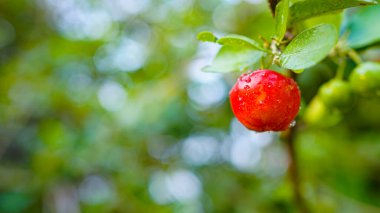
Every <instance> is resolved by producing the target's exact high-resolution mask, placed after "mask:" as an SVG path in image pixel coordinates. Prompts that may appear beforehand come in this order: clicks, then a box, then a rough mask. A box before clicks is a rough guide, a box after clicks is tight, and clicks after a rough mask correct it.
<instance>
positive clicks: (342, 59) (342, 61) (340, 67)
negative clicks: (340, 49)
mask: <svg viewBox="0 0 380 213" xmlns="http://www.w3.org/2000/svg"><path fill="white" fill-rule="evenodd" d="M345 69H346V58H345V57H344V56H341V57H340V58H339V62H338V70H337V71H336V75H335V78H336V79H340V80H342V79H343V76H344V70H345Z"/></svg>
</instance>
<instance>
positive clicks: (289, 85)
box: [230, 70, 301, 132]
mask: <svg viewBox="0 0 380 213" xmlns="http://www.w3.org/2000/svg"><path fill="white" fill-rule="evenodd" d="M230 101H231V107H232V111H233V112H234V114H235V116H236V118H237V119H238V120H239V121H240V122H241V123H242V124H243V125H244V126H246V127H247V128H248V129H251V130H254V131H257V132H263V131H283V130H286V129H288V128H289V126H290V125H291V123H292V121H293V120H294V118H295V117H296V115H297V113H298V111H299V109H300V104H301V92H300V90H299V88H298V85H297V83H296V82H295V81H294V80H293V79H291V78H288V77H285V76H283V75H281V74H280V73H278V72H275V71H272V70H257V71H255V72H251V73H244V74H243V75H241V76H240V77H239V79H238V80H237V82H236V84H235V85H234V86H233V87H232V89H231V91H230Z"/></svg>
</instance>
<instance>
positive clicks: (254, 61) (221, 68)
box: [202, 46, 265, 73]
mask: <svg viewBox="0 0 380 213" xmlns="http://www.w3.org/2000/svg"><path fill="white" fill-rule="evenodd" d="M264 55H265V53H263V52H262V51H258V50H252V49H249V48H243V49H242V48H236V47H229V46H225V47H222V48H221V49H220V51H219V53H218V54H217V55H216V57H215V59H214V61H213V63H212V65H210V66H206V67H204V68H203V69H202V70H203V71H205V72H221V73H226V72H233V71H246V70H248V69H253V68H258V67H259V61H260V59H261V57H263V56H264Z"/></svg>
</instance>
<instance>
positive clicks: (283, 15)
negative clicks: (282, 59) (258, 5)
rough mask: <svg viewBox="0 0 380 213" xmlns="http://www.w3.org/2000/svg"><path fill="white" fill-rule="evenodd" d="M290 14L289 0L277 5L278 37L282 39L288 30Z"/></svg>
mask: <svg viewBox="0 0 380 213" xmlns="http://www.w3.org/2000/svg"><path fill="white" fill-rule="evenodd" d="M288 16H289V0H282V1H280V3H278V4H277V6H276V13H275V19H276V38H277V39H278V40H279V41H281V40H282V38H284V35H285V32H286V27H287V26H286V25H287V23H288Z"/></svg>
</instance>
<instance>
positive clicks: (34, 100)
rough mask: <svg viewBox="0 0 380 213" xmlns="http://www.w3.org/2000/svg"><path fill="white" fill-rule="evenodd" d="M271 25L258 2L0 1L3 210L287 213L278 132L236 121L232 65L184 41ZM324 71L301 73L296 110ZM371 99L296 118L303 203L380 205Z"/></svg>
mask: <svg viewBox="0 0 380 213" xmlns="http://www.w3.org/2000/svg"><path fill="white" fill-rule="evenodd" d="M355 12H357V11H356V10H353V11H352V13H355ZM327 20H330V21H331V20H332V21H335V19H334V17H333V18H331V17H330V18H328V19H327ZM377 22H378V21H377ZM273 23H274V22H273V19H272V17H271V14H270V11H269V9H268V5H267V3H266V2H265V1H263V0H207V1H206V0H59V1H54V0H17V1H11V0H8V1H7V0H5V1H0V212H2V213H15V212H57V213H66V212H69V213H78V212H137V213H140V212H142V213H144V212H180V213H182V212H184V213H185V212H186V213H193V212H194V213H198V212H200V213H201V212H226V213H227V212H228V213H229V212H242V213H243V212H294V211H295V206H294V202H293V190H292V184H291V182H290V180H289V178H288V176H287V173H286V172H287V169H288V162H289V161H288V156H287V153H286V149H285V146H284V144H283V143H282V142H281V141H280V139H279V135H278V134H277V133H272V132H268V133H260V134H258V133H255V132H251V131H248V130H246V129H245V128H244V127H243V126H242V125H241V124H240V123H238V122H237V120H236V119H234V118H233V115H232V113H231V110H230V107H229V103H228V91H229V88H230V87H231V86H232V85H233V83H234V81H235V79H236V77H237V76H238V75H239V73H232V74H216V73H205V72H202V71H201V68H202V67H203V66H205V65H208V64H210V63H211V61H212V58H213V56H215V54H216V53H217V51H218V49H219V47H218V46H217V45H215V44H208V43H200V42H198V41H196V34H197V33H198V32H200V31H202V30H210V31H213V32H215V33H216V34H220V35H222V34H226V33H240V34H243V35H247V36H251V37H255V38H257V37H258V36H259V35H261V36H263V37H265V38H267V39H270V36H271V35H272V34H273V31H274V24H273ZM360 24H361V23H359V24H357V25H356V26H358V25H360ZM359 36H360V34H359ZM372 46H373V47H372V48H371V49H370V51H366V50H364V51H365V52H364V53H363V54H364V55H365V54H366V56H368V57H369V58H370V59H374V56H375V58H376V56H378V55H379V47H378V46H376V45H372ZM377 60H378V59H377ZM350 66H351V67H350ZM350 66H349V67H348V71H347V72H349V70H350V69H352V67H353V66H354V64H353V63H351V65H350ZM335 70H336V66H335V65H334V63H332V62H331V61H328V60H327V61H325V62H323V63H321V64H319V65H318V66H315V67H313V68H311V69H309V70H306V71H305V72H304V73H303V74H301V75H300V76H299V78H298V81H299V84H300V87H301V89H302V93H303V95H304V105H303V109H305V108H306V106H307V104H308V103H309V102H310V100H311V99H312V97H313V96H314V95H315V94H316V92H317V90H318V87H319V85H320V84H322V83H323V82H325V81H327V80H328V79H329V78H331V77H333V76H334V73H335ZM379 107H380V101H379V100H378V99H359V100H358V104H357V105H355V106H354V109H353V110H351V111H349V112H348V113H346V114H345V115H344V116H341V117H340V118H339V119H335V120H334V119H333V121H328V119H327V120H324V121H323V122H321V123H320V124H318V125H300V127H299V130H298V133H297V134H298V135H297V137H296V142H297V144H296V145H297V147H296V149H297V156H298V164H299V168H300V176H301V183H300V185H301V191H302V194H303V196H304V197H305V199H306V201H307V204H308V205H309V207H310V209H313V211H315V212H380V113H379V109H380V108H379ZM325 121H326V122H327V123H325Z"/></svg>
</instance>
